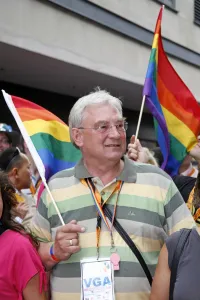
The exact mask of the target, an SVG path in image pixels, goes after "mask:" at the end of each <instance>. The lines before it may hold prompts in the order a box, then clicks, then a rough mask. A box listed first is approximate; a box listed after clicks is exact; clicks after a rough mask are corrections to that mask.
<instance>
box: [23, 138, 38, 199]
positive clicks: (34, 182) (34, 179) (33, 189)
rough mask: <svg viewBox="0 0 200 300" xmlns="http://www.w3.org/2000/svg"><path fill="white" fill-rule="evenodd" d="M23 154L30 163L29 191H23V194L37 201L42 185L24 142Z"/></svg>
mask: <svg viewBox="0 0 200 300" xmlns="http://www.w3.org/2000/svg"><path fill="white" fill-rule="evenodd" d="M24 152H25V154H26V156H27V157H28V159H29V161H30V169H31V185H30V188H29V189H26V190H23V193H25V194H27V195H32V196H33V197H35V200H36V201H37V192H38V189H39V187H40V185H41V183H42V180H41V177H40V174H39V172H38V169H37V167H36V165H35V162H34V160H33V158H32V155H31V153H30V151H29V148H28V147H27V145H26V143H25V142H24Z"/></svg>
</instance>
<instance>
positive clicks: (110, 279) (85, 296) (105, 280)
mask: <svg viewBox="0 0 200 300" xmlns="http://www.w3.org/2000/svg"><path fill="white" fill-rule="evenodd" d="M80 264H81V300H115V293H114V271H113V265H112V263H111V261H110V258H109V257H108V258H98V259H97V258H86V259H83V260H81V262H80Z"/></svg>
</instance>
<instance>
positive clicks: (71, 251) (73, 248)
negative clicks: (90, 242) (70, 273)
mask: <svg viewBox="0 0 200 300" xmlns="http://www.w3.org/2000/svg"><path fill="white" fill-rule="evenodd" d="M80 250H81V247H80V246H70V247H67V248H66V252H67V253H66V256H68V255H69V254H74V253H77V252H79V251H80Z"/></svg>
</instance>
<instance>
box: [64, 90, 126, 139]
mask: <svg viewBox="0 0 200 300" xmlns="http://www.w3.org/2000/svg"><path fill="white" fill-rule="evenodd" d="M100 103H105V104H110V105H112V106H113V107H114V108H116V110H117V111H118V112H119V113H120V115H121V116H122V102H121V101H120V100H119V99H118V98H116V97H113V96H111V95H110V93H108V92H107V91H105V90H100V89H99V88H98V89H97V90H96V91H95V92H92V93H90V94H89V95H87V96H84V97H82V98H80V99H78V100H77V102H76V103H75V104H74V106H73V107H72V109H71V111H70V114H69V120H68V121H69V132H70V138H71V141H72V142H73V143H74V141H73V137H72V128H79V127H80V126H81V124H82V121H83V116H84V110H85V109H86V108H87V107H88V106H89V105H93V104H100Z"/></svg>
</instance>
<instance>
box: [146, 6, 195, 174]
mask: <svg viewBox="0 0 200 300" xmlns="http://www.w3.org/2000/svg"><path fill="white" fill-rule="evenodd" d="M162 13H163V7H162V8H161V10H160V12H159V15H158V19H157V23H156V28H155V33H154V39H153V45H152V50H151V55H150V60H149V65H148V70H147V74H146V79H145V84H144V89H143V96H144V95H145V96H146V104H147V107H148V108H149V110H150V111H151V113H152V115H153V117H154V126H155V130H156V136H157V140H158V143H159V146H160V148H161V151H162V154H163V158H164V160H163V165H162V168H163V169H165V171H166V172H167V173H169V174H170V175H171V176H173V175H176V174H177V173H178V169H179V167H180V165H181V163H182V161H183V159H184V158H185V156H186V155H187V154H188V152H189V151H190V150H191V149H192V147H194V146H195V144H196V143H197V136H198V135H199V134H200V107H199V105H198V103H197V101H196V100H195V98H194V96H193V95H192V93H191V92H190V91H189V89H188V88H187V86H186V85H185V84H184V82H183V81H182V80H181V78H180V77H179V76H178V74H177V73H176V71H175V70H174V68H173V67H172V65H171V63H170V62H169V60H168V58H167V56H166V54H165V51H164V49H163V44H162V36H161V20H162Z"/></svg>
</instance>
